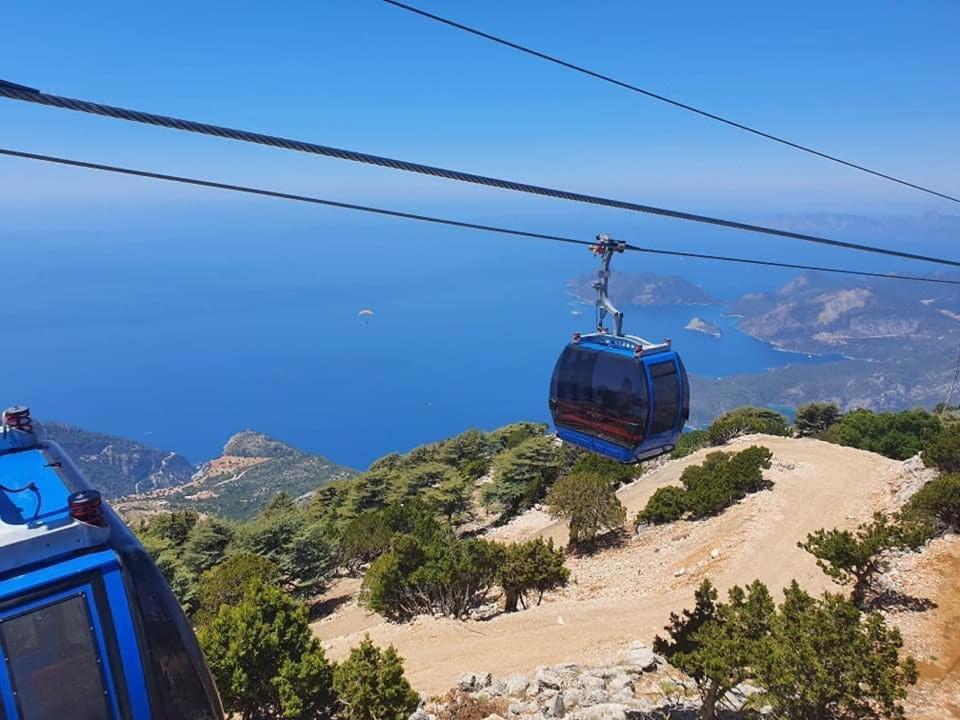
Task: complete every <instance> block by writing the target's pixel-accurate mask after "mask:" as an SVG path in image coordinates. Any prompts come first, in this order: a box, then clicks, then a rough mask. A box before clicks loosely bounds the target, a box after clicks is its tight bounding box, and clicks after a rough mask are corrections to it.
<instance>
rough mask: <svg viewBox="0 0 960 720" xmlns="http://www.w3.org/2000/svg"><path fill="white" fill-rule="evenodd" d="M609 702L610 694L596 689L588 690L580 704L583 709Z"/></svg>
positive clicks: (601, 689)
mask: <svg viewBox="0 0 960 720" xmlns="http://www.w3.org/2000/svg"><path fill="white" fill-rule="evenodd" d="M608 702H610V693H608V692H607V691H606V690H604V689H603V688H594V689H593V690H586V691H585V692H584V695H583V698H582V702H581V703H580V704H581V705H582V706H583V707H590V706H592V705H603V704H604V703H608Z"/></svg>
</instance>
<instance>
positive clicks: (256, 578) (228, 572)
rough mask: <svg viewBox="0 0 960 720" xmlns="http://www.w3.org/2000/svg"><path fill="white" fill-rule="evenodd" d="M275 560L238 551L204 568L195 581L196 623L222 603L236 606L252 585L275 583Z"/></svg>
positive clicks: (209, 617)
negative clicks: (208, 567) (217, 563)
mask: <svg viewBox="0 0 960 720" xmlns="http://www.w3.org/2000/svg"><path fill="white" fill-rule="evenodd" d="M278 575H279V569H278V568H277V566H276V564H275V563H272V562H270V561H269V560H267V559H266V558H264V557H260V556H259V555H252V554H250V553H237V554H236V555H231V556H230V557H229V558H227V559H226V560H224V561H223V562H222V563H220V564H219V565H215V566H214V567H212V568H210V569H208V570H207V571H205V572H204V573H203V574H202V575H201V576H200V580H199V581H198V582H197V610H196V614H195V616H194V618H195V620H196V621H197V623H198V624H200V625H203V624H204V623H207V622H209V621H210V620H211V619H212V618H213V617H214V616H216V614H217V611H218V610H220V607H221V606H222V605H231V606H232V605H237V604H238V603H240V602H241V601H242V600H243V598H244V596H245V595H246V594H247V593H248V592H249V591H250V589H251V588H252V587H253V586H255V585H261V584H268V585H273V584H276V583H277V582H278Z"/></svg>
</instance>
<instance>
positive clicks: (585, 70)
mask: <svg viewBox="0 0 960 720" xmlns="http://www.w3.org/2000/svg"><path fill="white" fill-rule="evenodd" d="M383 2H385V3H387V4H389V5H393V6H394V7H398V8H400V9H401V10H406V11H407V12H411V13H414V14H415V15H420V16H421V17H425V18H429V19H430V20H434V21H436V22H438V23H442V24H443V25H447V26H449V27H452V28H456V29H457V30H463V31H464V32H468V33H470V34H471V35H476V36H477V37H481V38H483V39H484V40H490V41H492V42H495V43H497V44H499V45H503V46H505V47H508V48H511V49H513V50H518V51H519V52H522V53H525V54H527V55H532V56H533V57H536V58H540V59H541V60H546V61H547V62H550V63H553V64H555V65H560V66H561V67H565V68H567V69H568V70H573V71H574V72H578V73H581V74H583V75H588V76H589V77H592V78H595V79H597V80H602V81H603V82H606V83H610V84H611V85H616V86H618V87H621V88H624V89H626V90H630V91H632V92H635V93H639V94H640V95H646V96H647V97H649V98H653V99H654V100H659V101H660V102H664V103H667V104H668V105H673V106H674V107H677V108H680V109H681V110H687V111H688V112H692V113H696V114H697V115H701V116H702V117H705V118H709V119H710V120H715V121H717V122H720V123H723V124H724V125H729V126H730V127H734V128H736V129H738V130H743V131H744V132H748V133H751V134H753V135H757V136H759V137H762V138H765V139H767V140H772V141H773V142H776V143H780V144H781V145H786V146H787V147H791V148H794V149H795V150H800V151H802V152H805V153H809V154H810V155H816V156H817V157H820V158H823V159H825V160H830V161H831V162H835V163H837V164H839V165H844V166H846V167H848V168H853V169H854V170H859V171H861V172H865V173H868V174H870V175H873V176H875V177H878V178H882V179H884V180H890V181H891V182H895V183H898V184H900V185H905V186H906V187H909V188H913V189H914V190H919V191H921V192H925V193H928V194H930V195H935V196H937V197H939V198H943V199H944V200H952V201H953V202H958V203H960V198H957V197H954V196H953V195H947V194H946V193H942V192H939V191H938V190H934V189H932V188H928V187H925V186H923V185H917V184H916V183H912V182H910V181H908V180H904V179H903V178H899V177H896V176H895V175H889V174H887V173H884V172H880V171H879V170H871V169H870V168H868V167H866V166H864V165H859V164H857V163H855V162H850V161H849V160H844V159H843V158H839V157H837V156H836V155H831V154H829V153H825V152H822V151H821V150H816V149H814V148H812V147H810V146H808V145H802V144H800V143H798V142H793V141H792V140H787V139H786V138H783V137H780V136H778V135H773V134H772V133H768V132H765V131H764V130H759V129H757V128H755V127H751V126H749V125H744V124H743V123H740V122H737V121H735V120H731V119H730V118H727V117H723V116H722V115H717V114H716V113H712V112H709V111H707V110H704V109H702V108H698V107H695V106H693V105H688V104H687V103H684V102H680V101H679V100H674V99H673V98H669V97H667V96H665V95H660V94H659V93H655V92H653V91H651V90H647V89H645V88H642V87H639V86H637V85H634V84H632V83H628V82H625V81H623V80H617V79H616V78H614V77H611V76H610V75H605V74H603V73H601V72H597V71H596V70H591V69H589V68H586V67H583V66H582V65H576V64H574V63H572V62H569V61H567V60H563V59H561V58H558V57H556V56H555V55H548V54H547V53H545V52H541V51H539V50H534V49H533V48H530V47H527V46H525V45H520V44H519V43H515V42H513V41H511V40H507V39H506V38H503V37H500V36H498V35H492V34H491V33H488V32H484V31H483V30H478V29H477V28H474V27H470V26H469V25H464V24H463V23H459V22H456V21H455V20H450V19H449V18H445V17H442V16H440V15H436V14H434V13H431V12H427V11H426V10H422V9H420V8H418V7H414V6H413V5H408V4H407V3H403V2H398V1H397V0H383Z"/></svg>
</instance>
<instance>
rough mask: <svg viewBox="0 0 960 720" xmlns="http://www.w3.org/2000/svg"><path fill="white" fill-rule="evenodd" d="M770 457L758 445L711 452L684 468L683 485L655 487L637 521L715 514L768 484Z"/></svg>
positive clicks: (661, 521) (658, 522)
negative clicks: (680, 486)
mask: <svg viewBox="0 0 960 720" xmlns="http://www.w3.org/2000/svg"><path fill="white" fill-rule="evenodd" d="M772 457H773V454H772V453H771V452H770V450H769V449H767V448H765V447H759V446H757V445H753V446H751V447H749V448H747V449H746V450H741V451H740V452H738V453H725V452H719V451H717V452H712V453H710V454H709V455H707V457H706V458H705V459H704V461H703V462H702V463H701V464H700V465H691V466H690V467H688V468H685V469H684V471H683V472H682V473H681V475H680V482H681V483H683V488H678V487H664V488H660V489H658V490H657V491H656V492H655V493H654V494H653V495H652V496H651V497H650V500H648V501H647V505H646V507H645V508H644V509H643V511H642V512H641V513H640V514H639V515H638V516H637V519H636V523H637V524H638V525H639V524H640V523H643V522H649V523H653V524H660V523H665V522H673V521H675V520H679V519H680V518H681V517H682V516H683V515H684V513H687V512H689V513H690V517H691V518H692V519H697V518H702V517H707V516H709V515H716V514H717V513H719V512H720V511H722V510H723V509H724V508H726V507H728V506H729V505H732V504H733V503H735V502H736V501H737V500H740V499H741V498H743V497H746V496H747V495H748V494H749V493H754V492H758V491H760V490H762V489H764V488H765V487H768V486H769V485H770V483H769V482H768V481H766V480H764V478H763V470H764V469H767V468H769V467H770V461H771V458H772Z"/></svg>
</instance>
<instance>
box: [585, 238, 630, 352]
mask: <svg viewBox="0 0 960 720" xmlns="http://www.w3.org/2000/svg"><path fill="white" fill-rule="evenodd" d="M626 249H627V243H626V242H624V241H622V240H614V239H613V238H612V237H610V236H609V235H597V244H596V245H591V246H590V252H592V253H593V254H594V255H599V256H600V272H599V273H598V274H597V280H596V281H595V282H594V283H593V289H594V290H596V291H597V332H599V333H606V332H608V331H607V329H606V328H605V327H604V326H603V321H604V319H605V318H606V316H607V313H610V314H611V315H612V316H613V322H614V335H615V336H616V337H622V336H623V312H621V311H620V310H618V309H617V308H616V306H615V305H614V304H613V303H612V302H611V301H610V297H609V295H608V294H607V290H608V283H609V280H610V260H611V259H613V254H614V253H615V252H617V253H622V252H623V251H624V250H626Z"/></svg>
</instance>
